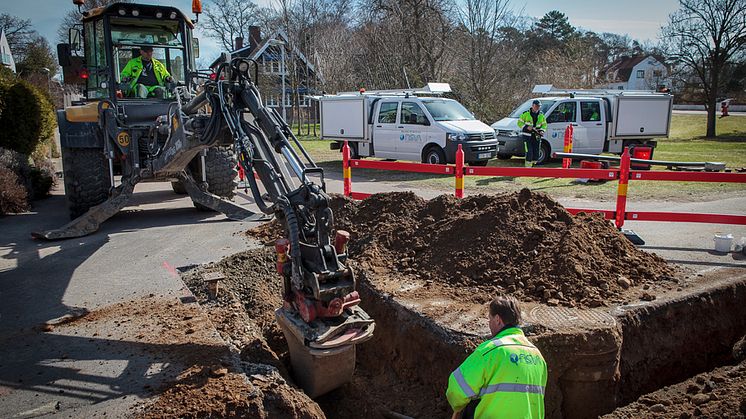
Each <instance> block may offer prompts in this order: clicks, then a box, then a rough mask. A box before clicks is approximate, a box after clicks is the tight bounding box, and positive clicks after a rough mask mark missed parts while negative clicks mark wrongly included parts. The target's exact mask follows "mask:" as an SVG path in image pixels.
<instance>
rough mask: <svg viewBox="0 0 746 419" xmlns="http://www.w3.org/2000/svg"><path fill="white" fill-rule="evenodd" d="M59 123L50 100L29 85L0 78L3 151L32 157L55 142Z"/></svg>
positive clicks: (7, 78)
mask: <svg viewBox="0 0 746 419" xmlns="http://www.w3.org/2000/svg"><path fill="white" fill-rule="evenodd" d="M56 127H57V121H56V120H55V115H54V109H53V107H52V104H51V103H50V102H49V99H48V98H47V97H46V96H45V95H44V94H43V93H42V92H40V91H39V90H38V89H36V88H35V87H34V86H32V85H31V84H29V83H28V82H26V81H24V80H21V79H18V78H14V77H9V76H7V75H5V74H3V75H2V76H0V147H3V148H7V149H10V150H14V151H17V152H19V153H22V154H25V155H31V153H33V152H34V151H35V150H37V148H38V147H39V146H40V145H41V144H43V143H47V144H48V143H49V142H50V139H53V138H54V132H55V128H56Z"/></svg>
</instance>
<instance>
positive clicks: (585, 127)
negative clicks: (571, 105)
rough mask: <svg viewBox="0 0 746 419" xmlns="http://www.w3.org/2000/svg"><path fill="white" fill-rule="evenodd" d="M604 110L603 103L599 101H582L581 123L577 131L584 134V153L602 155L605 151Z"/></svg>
mask: <svg viewBox="0 0 746 419" xmlns="http://www.w3.org/2000/svg"><path fill="white" fill-rule="evenodd" d="M602 108H603V107H602V106H601V101H600V100H598V99H589V100H581V101H580V122H579V123H578V127H576V131H582V132H583V133H584V137H585V138H584V140H583V151H582V152H583V153H586V154H600V153H602V152H603V151H604V143H605V142H606V135H605V134H606V129H605V127H606V116H605V115H604V113H603V112H602ZM577 128H580V129H579V130H578V129H577ZM578 151H579V152H580V150H578Z"/></svg>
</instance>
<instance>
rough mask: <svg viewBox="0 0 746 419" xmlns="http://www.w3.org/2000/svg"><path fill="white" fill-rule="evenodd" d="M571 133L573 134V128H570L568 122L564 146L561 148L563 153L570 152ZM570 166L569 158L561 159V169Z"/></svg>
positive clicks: (570, 160)
mask: <svg viewBox="0 0 746 419" xmlns="http://www.w3.org/2000/svg"><path fill="white" fill-rule="evenodd" d="M572 135H573V129H572V124H570V125H568V126H567V128H565V146H564V148H563V150H564V152H565V153H572ZM570 166H572V159H571V158H567V157H566V158H564V159H562V168H563V169H569V168H570Z"/></svg>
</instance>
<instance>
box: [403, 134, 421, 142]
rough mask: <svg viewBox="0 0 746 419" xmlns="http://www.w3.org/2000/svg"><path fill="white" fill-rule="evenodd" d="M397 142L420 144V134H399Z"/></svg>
mask: <svg viewBox="0 0 746 419" xmlns="http://www.w3.org/2000/svg"><path fill="white" fill-rule="evenodd" d="M399 141H406V142H420V141H422V136H421V135H420V134H399Z"/></svg>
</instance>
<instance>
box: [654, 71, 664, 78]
mask: <svg viewBox="0 0 746 419" xmlns="http://www.w3.org/2000/svg"><path fill="white" fill-rule="evenodd" d="M662 75H663V72H662V71H660V70H653V77H660V76H662Z"/></svg>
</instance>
